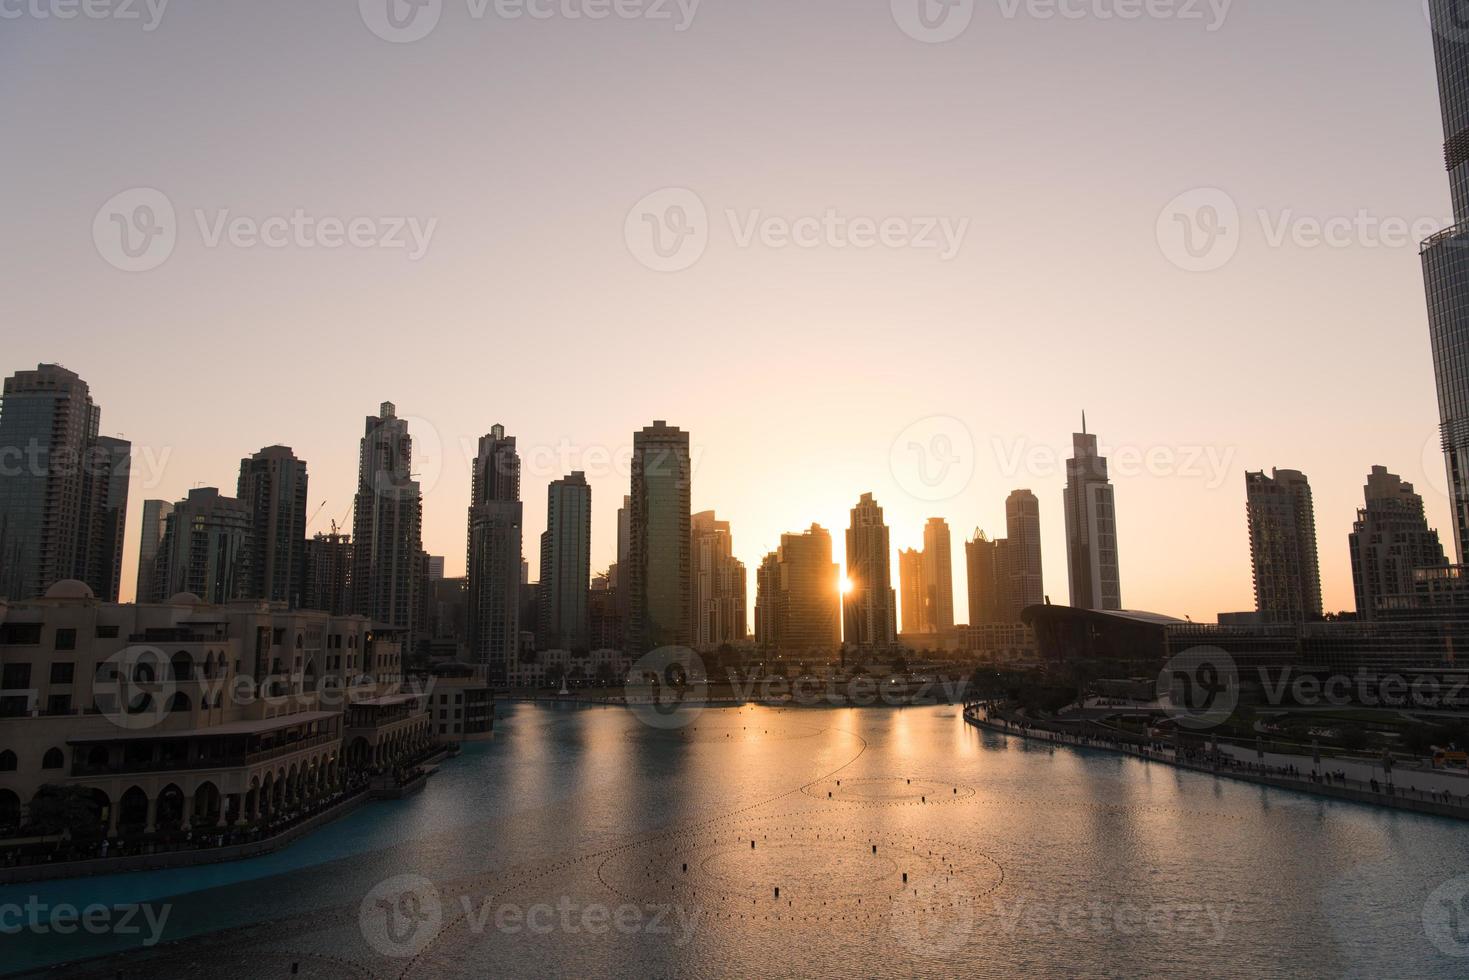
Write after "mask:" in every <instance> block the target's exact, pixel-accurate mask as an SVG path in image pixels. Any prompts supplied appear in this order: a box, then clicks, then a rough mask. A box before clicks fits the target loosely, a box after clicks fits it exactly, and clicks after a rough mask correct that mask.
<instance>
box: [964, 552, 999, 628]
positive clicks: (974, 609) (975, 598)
mask: <svg viewBox="0 0 1469 980" xmlns="http://www.w3.org/2000/svg"><path fill="white" fill-rule="evenodd" d="M997 552H998V549H997V547H996V542H994V541H991V540H990V539H989V538H988V537H986V536H985V533H984V532H983V531H981V530H979V529H978V528H975V531H974V537H973V538H972V539H971V540H969V541H966V542H964V560H965V561H964V563H965V567H966V571H967V572H968V585H969V625H970V626H987V625H989V624H991V623H1001V622H1004V619H1003V618H1002V617H1001V610H1002V608H1003V596H1002V595H1001V593H1000V567H999V555H998V553H997Z"/></svg>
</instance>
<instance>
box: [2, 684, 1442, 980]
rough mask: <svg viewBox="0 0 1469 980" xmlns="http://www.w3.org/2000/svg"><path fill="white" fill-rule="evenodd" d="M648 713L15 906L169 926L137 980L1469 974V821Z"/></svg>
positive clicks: (981, 740) (520, 745)
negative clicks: (341, 814)
mask: <svg viewBox="0 0 1469 980" xmlns="http://www.w3.org/2000/svg"><path fill="white" fill-rule="evenodd" d="M654 721H655V722H657V725H654V724H649V723H647V722H646V721H644V720H643V719H641V718H640V717H639V716H638V715H635V714H634V713H632V712H630V711H628V710H627V709H623V708H614V707H575V706H567V705H561V706H547V705H513V704H511V705H501V706H500V708H499V717H498V718H497V720H496V733H495V735H494V736H493V738H492V739H491V740H488V741H485V742H480V743H474V744H470V745H467V746H466V747H465V750H464V752H463V754H461V755H460V756H459V757H458V758H456V759H454V760H451V761H450V762H448V763H446V764H445V765H444V766H443V768H442V769H441V771H440V772H439V773H438V774H437V775H435V776H434V777H433V778H432V779H431V780H430V781H429V784H428V787H427V788H426V790H425V791H424V792H423V793H422V794H420V795H418V796H416V797H414V798H412V799H409V800H404V801H399V802H391V803H390V802H378V803H370V804H367V805H365V806H364V807H363V808H361V809H359V810H358V811H356V812H355V813H352V814H350V815H348V816H347V817H345V818H343V819H341V820H338V821H336V822H334V823H332V824H330V825H328V826H327V827H325V828H324V829H322V830H320V831H317V832H316V833H314V834H313V835H311V836H310V837H307V838H303V839H302V840H300V841H298V842H296V843H295V844H293V845H292V846H291V847H289V848H287V849H285V850H282V851H280V852H278V853H276V854H273V855H269V856H267V857H264V858H259V859H255V860H250V861H244V862H235V863H231V864H224V865H216V866H212V867H206V868H196V869H183V870H178V871H163V872H147V873H141V874H131V875H116V876H108V877H102V878H93V879H84V880H71V881H62V882H50V883H37V884H28V885H19V886H12V887H9V888H4V889H0V910H3V909H4V908H6V906H7V903H9V904H10V906H11V907H12V908H14V907H15V906H21V905H24V904H25V903H27V902H29V903H32V905H33V906H35V907H38V908H44V909H50V908H54V907H55V906H56V905H58V904H61V903H69V904H73V905H76V906H86V905H89V904H92V903H98V902H101V903H106V904H108V905H109V906H123V905H126V904H129V903H146V904H147V906H148V908H147V911H148V912H149V913H151V914H152V915H153V917H154V918H153V921H157V920H158V918H159V916H160V915H161V914H162V913H163V911H164V910H165V909H166V910H167V919H166V922H165V924H164V927H163V931H162V937H163V940H164V942H163V943H161V944H159V945H157V946H153V947H151V948H149V949H147V950H144V951H142V953H141V955H138V956H135V957H131V958H129V959H128V960H127V961H126V962H124V963H123V964H122V966H123V967H124V968H125V969H127V970H135V971H137V975H140V976H143V975H146V976H165V977H167V976H186V975H187V976H230V977H236V976H251V977H255V976H289V975H290V974H291V970H292V968H293V966H294V967H295V968H296V969H297V970H298V971H299V975H301V976H381V977H398V976H412V977H430V976H481V977H482V976H487V975H488V976H495V977H500V976H547V975H571V976H601V975H608V976H613V977H629V978H633V977H638V978H641V977H655V976H689V977H723V976H731V975H734V976H746V975H775V976H792V977H795V976H800V977H828V976H829V977H837V976H843V977H845V976H853V975H879V976H932V977H949V976H955V975H970V976H994V977H1013V976H1024V975H1031V976H1072V977H1075V976H1110V975H1129V976H1131V975H1163V974H1169V975H1174V974H1181V975H1204V976H1261V975H1294V976H1361V977H1378V976H1415V977H1459V976H1464V975H1466V974H1469V958H1465V957H1466V956H1469V914H1466V912H1469V904H1466V901H1465V895H1466V894H1469V848H1466V847H1465V840H1466V834H1465V828H1464V826H1463V825H1462V824H1460V823H1457V822H1453V821H1447V820H1442V819H1439V818H1432V817H1423V816H1416V815H1411V814H1405V813H1399V812H1395V811H1386V810H1377V809H1372V808H1368V807H1363V806H1357V805H1351V804H1344V803H1336V802H1330V801H1324V800H1320V799H1316V798H1313V797H1309V796H1304V795H1297V794H1292V793H1288V792H1284V791H1278V790H1270V789H1263V788H1259V787H1254V786H1249V785H1246V784H1240V783H1233V782H1230V781H1227V780H1215V779H1213V778H1211V777H1209V776H1205V775H1201V774H1194V773H1183V772H1179V771H1176V770H1173V769H1171V768H1168V767H1166V766H1163V765H1159V764H1150V763H1145V762H1142V761H1139V760H1135V759H1129V758H1121V757H1117V756H1113V755H1109V754H1105V753H1100V752H1089V751H1078V750H1073V749H1054V750H1053V749H1051V748H1049V747H1046V746H1041V745H1037V744H1031V743H1027V742H1024V741H1022V740H1020V739H1016V738H1010V737H1006V736H1000V735H996V734H993V733H989V732H982V731H979V730H976V729H974V728H972V727H970V726H968V725H966V724H965V723H964V720H963V718H962V717H961V715H960V711H959V709H958V708H957V707H922V708H901V709H899V708H856V709H834V708H827V709H816V708H792V709H784V710H780V709H773V708H759V707H745V708H739V709H737V708H719V709H707V710H704V711H703V712H692V711H690V712H684V713H680V714H677V715H674V716H672V717H668V718H665V717H658V718H655V719H654ZM659 726H679V727H659ZM752 844H753V846H752ZM905 876H906V880H905ZM1460 876H1466V877H1462V878H1461V877H1460ZM777 888H779V889H780V893H779V897H778V898H777V897H776V891H775V890H776V889H777ZM122 914H123V913H122V912H118V913H113V915H114V916H115V918H113V919H109V920H108V921H109V922H110V923H113V924H115V925H117V926H121V925H122V924H123V923H122V920H121V917H122ZM9 921H10V922H14V921H15V919H14V918H13V917H12V919H10V920H9ZM6 924H7V920H5V919H3V918H0V927H3V926H5V925H6ZM127 924H128V925H129V926H131V927H133V928H136V929H138V930H139V931H138V932H135V933H126V930H120V929H113V930H112V931H105V932H99V933H97V934H92V933H89V932H86V931H78V932H76V933H73V934H70V935H65V936H61V935H56V934H54V933H51V932H47V933H45V934H42V933H39V932H37V931H35V930H32V929H25V930H22V931H21V932H19V933H12V934H3V933H0V970H4V971H8V972H14V971H19V970H23V969H28V968H33V967H36V966H40V965H44V964H48V963H55V962H58V961H61V960H68V959H77V958H80V957H87V956H97V955H101V954H104V953H111V952H118V951H121V950H126V949H130V948H135V947H138V946H139V945H140V944H141V943H142V941H143V939H144V938H146V937H147V936H148V935H149V932H150V925H149V920H148V919H147V917H146V916H145V915H143V914H136V915H133V916H132V918H131V920H130V921H129V922H128V923H127ZM119 932H124V933H126V934H119ZM181 940H182V941H181ZM1456 954H1465V956H1460V955H1456ZM117 968H118V963H117V962H116V961H112V962H107V963H102V964H96V965H94V966H89V967H88V968H86V969H84V970H81V971H70V972H69V974H68V975H73V976H77V975H80V976H85V975H90V974H93V973H95V975H98V976H113V975H115V974H116V971H117Z"/></svg>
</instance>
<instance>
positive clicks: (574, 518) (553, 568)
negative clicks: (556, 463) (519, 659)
mask: <svg viewBox="0 0 1469 980" xmlns="http://www.w3.org/2000/svg"><path fill="white" fill-rule="evenodd" d="M591 576H592V488H591V487H590V486H588V485H587V477H586V474H585V473H583V472H581V471H580V470H577V471H574V472H572V473H571V475H570V476H565V477H562V478H561V479H559V480H553V481H552V482H551V483H550V484H549V485H548V486H547V487H546V530H545V533H543V534H542V535H541V581H540V588H541V592H540V596H539V601H538V604H537V607H536V615H537V617H538V622H537V625H536V633H537V643H538V645H539V646H540V647H541V649H543V650H548V649H557V650H571V651H573V652H578V653H580V652H583V651H586V650H590V649H591V637H590V633H589V624H588V614H587V589H588V588H589V586H590V584H591Z"/></svg>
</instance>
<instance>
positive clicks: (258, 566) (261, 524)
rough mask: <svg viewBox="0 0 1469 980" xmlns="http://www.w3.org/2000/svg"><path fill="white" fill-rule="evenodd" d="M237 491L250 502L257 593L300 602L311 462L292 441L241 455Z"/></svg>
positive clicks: (296, 604)
mask: <svg viewBox="0 0 1469 980" xmlns="http://www.w3.org/2000/svg"><path fill="white" fill-rule="evenodd" d="M235 496H236V497H238V498H239V500H240V502H241V503H243V504H244V505H245V506H246V507H249V508H250V514H251V519H252V528H253V533H252V535H251V542H250V584H249V587H248V595H249V597H250V598H252V599H265V600H268V601H270V602H284V603H286V604H288V605H289V606H290V607H291V608H293V609H294V608H297V607H299V606H300V605H301V603H302V600H303V598H304V595H303V593H304V592H305V587H306V582H305V579H306V463H305V462H304V461H302V460H299V459H297V458H296V455H295V453H293V452H291V450H290V448H289V447H287V446H267V447H266V448H264V449H262V450H260V452H258V453H256V454H255V455H254V456H251V457H249V458H247V459H242V460H240V478H239V482H238V488H237V490H236V493H235Z"/></svg>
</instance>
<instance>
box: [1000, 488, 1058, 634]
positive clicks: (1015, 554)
mask: <svg viewBox="0 0 1469 980" xmlns="http://www.w3.org/2000/svg"><path fill="white" fill-rule="evenodd" d="M996 549H997V550H996V558H997V561H998V567H999V570H1000V573H1001V583H1000V585H1001V588H1000V596H1001V601H1002V606H1001V612H1002V614H1003V620H1002V621H1003V622H1007V623H1018V622H1020V611H1021V610H1022V609H1024V608H1025V607H1026V606H1036V605H1040V604H1041V603H1042V602H1044V601H1045V598H1046V596H1045V585H1044V584H1043V580H1042V577H1041V502H1040V500H1039V499H1037V498H1036V495H1035V494H1033V493H1031V492H1030V491H1029V490H1023V489H1022V490H1015V491H1012V492H1011V494H1010V496H1008V497H1006V498H1005V539H1004V540H1003V541H999V542H997V543H996Z"/></svg>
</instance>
